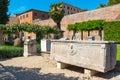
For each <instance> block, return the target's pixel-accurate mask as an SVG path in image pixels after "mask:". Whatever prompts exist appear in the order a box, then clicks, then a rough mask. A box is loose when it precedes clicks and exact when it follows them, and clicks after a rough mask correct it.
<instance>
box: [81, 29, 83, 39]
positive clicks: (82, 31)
mask: <svg viewBox="0 0 120 80" xmlns="http://www.w3.org/2000/svg"><path fill="white" fill-rule="evenodd" d="M81 40H83V31H81Z"/></svg>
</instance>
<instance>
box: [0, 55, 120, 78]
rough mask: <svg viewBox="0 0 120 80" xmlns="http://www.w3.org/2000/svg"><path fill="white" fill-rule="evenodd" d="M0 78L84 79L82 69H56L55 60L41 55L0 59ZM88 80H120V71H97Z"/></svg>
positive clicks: (71, 67) (73, 67) (70, 67)
mask: <svg viewBox="0 0 120 80" xmlns="http://www.w3.org/2000/svg"><path fill="white" fill-rule="evenodd" d="M0 80H85V77H84V75H83V69H82V68H79V67H76V66H69V67H67V68H66V69H62V70H61V69H57V68H56V62H55V61H52V60H49V59H48V58H45V57H41V56H31V57H27V58H25V57H18V58H12V59H8V60H4V61H0ZM89 80H120V71H116V70H113V71H110V72H108V73H106V74H103V73H98V74H96V75H95V76H93V77H91V78H90V79H89Z"/></svg>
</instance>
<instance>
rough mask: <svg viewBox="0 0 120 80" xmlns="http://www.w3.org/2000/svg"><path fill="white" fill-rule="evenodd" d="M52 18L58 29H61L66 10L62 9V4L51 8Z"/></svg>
mask: <svg viewBox="0 0 120 80" xmlns="http://www.w3.org/2000/svg"><path fill="white" fill-rule="evenodd" d="M49 13H50V17H51V18H52V19H53V20H54V22H55V23H56V24H57V27H58V28H59V29H61V25H60V22H61V20H62V18H63V17H64V13H65V12H64V10H63V9H62V4H61V3H56V4H53V5H51V6H50V12H49Z"/></svg>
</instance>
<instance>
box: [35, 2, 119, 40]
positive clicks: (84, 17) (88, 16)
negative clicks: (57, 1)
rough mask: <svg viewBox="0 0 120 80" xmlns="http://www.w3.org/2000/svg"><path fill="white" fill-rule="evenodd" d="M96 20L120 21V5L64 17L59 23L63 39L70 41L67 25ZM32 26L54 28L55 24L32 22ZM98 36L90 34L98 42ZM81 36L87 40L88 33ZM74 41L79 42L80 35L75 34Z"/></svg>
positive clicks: (50, 20)
mask: <svg viewBox="0 0 120 80" xmlns="http://www.w3.org/2000/svg"><path fill="white" fill-rule="evenodd" d="M98 19H102V20H106V21H113V20H120V4H118V5H114V6H109V7H105V8H100V9H96V10H91V11H86V12H79V13H76V14H72V15H66V16H64V18H63V19H62V21H61V29H62V30H63V31H65V32H64V37H68V38H69V39H71V37H72V32H69V31H68V30H67V26H68V24H74V23H76V22H83V21H88V20H98ZM34 24H39V25H50V26H56V24H55V23H54V21H53V20H52V19H48V20H43V21H37V22H34ZM98 34H99V32H98V31H91V32H90V35H91V36H95V39H96V40H100V37H99V35H98ZM83 35H84V36H83V39H84V40H87V39H88V32H84V33H83ZM103 36H104V35H103ZM103 36H102V37H103ZM76 39H78V40H81V33H77V34H76Z"/></svg>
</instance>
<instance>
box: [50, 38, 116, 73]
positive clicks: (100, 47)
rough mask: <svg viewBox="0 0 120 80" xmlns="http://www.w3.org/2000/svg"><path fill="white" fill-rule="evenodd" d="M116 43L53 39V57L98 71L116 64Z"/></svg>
mask: <svg viewBox="0 0 120 80" xmlns="http://www.w3.org/2000/svg"><path fill="white" fill-rule="evenodd" d="M116 50H117V49H116V44H115V42H112V41H111V42H109V41H70V40H64V41H63V40H62V41H60V40H52V42H51V54H50V57H51V59H54V60H56V61H58V62H62V63H66V64H71V65H75V66H79V67H83V68H87V69H90V70H95V71H98V72H107V71H110V70H112V69H114V68H115V65H116Z"/></svg>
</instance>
